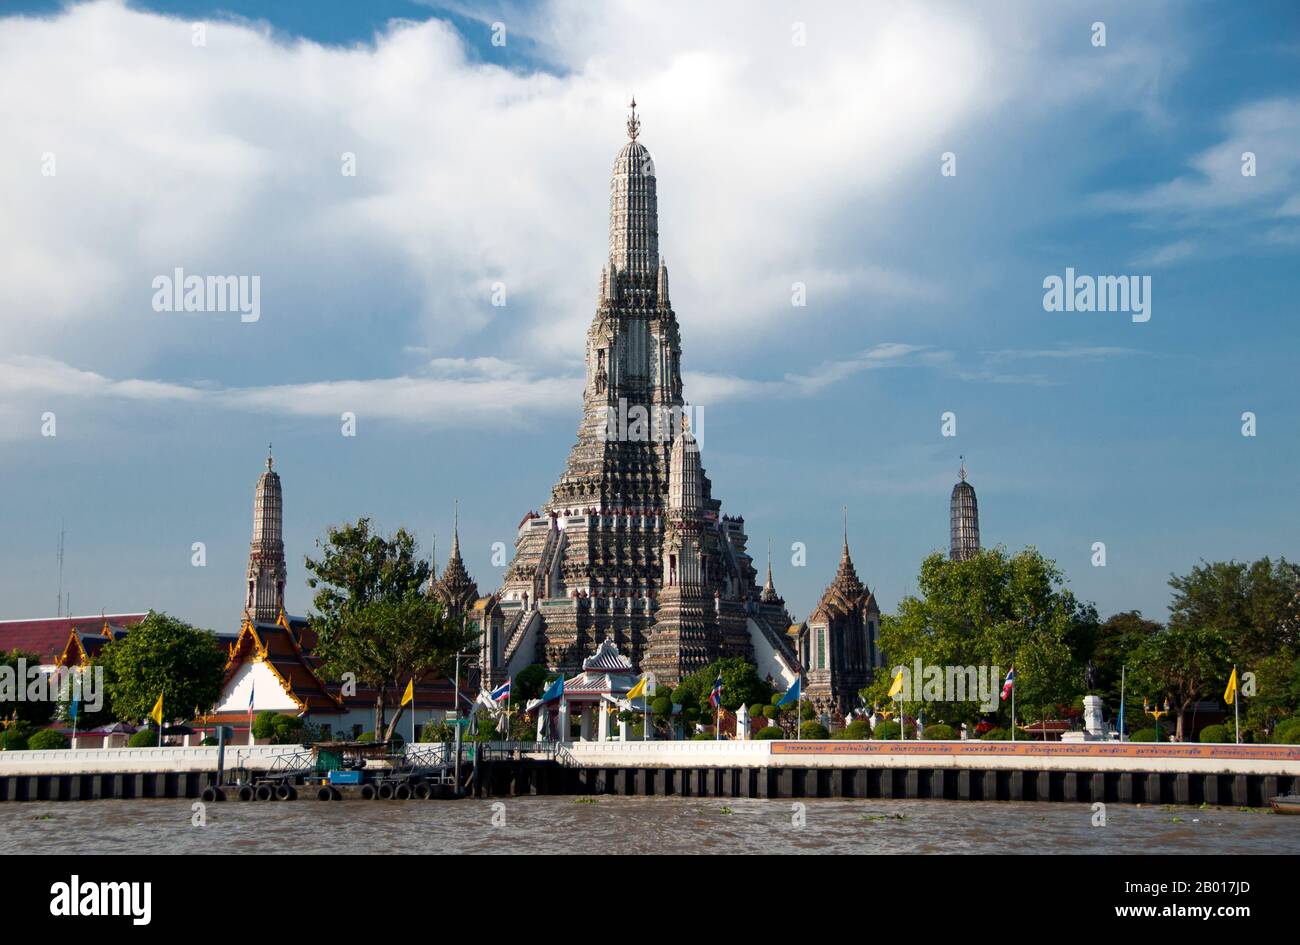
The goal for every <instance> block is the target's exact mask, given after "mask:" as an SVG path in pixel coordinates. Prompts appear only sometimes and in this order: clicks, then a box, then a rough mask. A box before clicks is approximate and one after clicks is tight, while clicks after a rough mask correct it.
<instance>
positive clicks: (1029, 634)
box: [862, 548, 1098, 725]
mask: <svg viewBox="0 0 1300 945" xmlns="http://www.w3.org/2000/svg"><path fill="white" fill-rule="evenodd" d="M917 588H918V592H917V593H916V594H914V595H908V596H907V597H904V598H903V599H902V600H901V601H899V604H898V612H897V613H896V614H893V615H886V616H884V617H882V619H881V628H880V642H881V649H882V650H883V651H884V652H885V653H887V654H888V658H889V660H890V664H889V665H890V667H893V666H899V665H902V666H907V667H908V668H909V670H910V668H911V667H912V665H913V661H914V660H915V659H918V658H919V659H920V660H921V661H922V663H923V664H924V665H926V666H942V667H946V666H977V667H978V666H997V667H998V668H999V670H1000V671H1001V672H1003V673H1005V672H1006V670H1007V669H1008V668H1009V667H1011V666H1012V665H1014V666H1015V667H1016V676H1017V684H1016V686H1017V688H1016V715H1017V718H1019V719H1021V720H1024V719H1035V718H1043V717H1045V716H1047V715H1049V714H1053V713H1054V712H1055V710H1056V706H1057V705H1058V704H1059V703H1070V702H1072V701H1073V699H1074V697H1075V696H1077V695H1079V694H1081V693H1082V690H1083V666H1084V662H1085V660H1086V656H1087V654H1088V652H1089V651H1090V650H1091V649H1092V647H1093V645H1094V643H1095V640H1096V636H1097V629H1098V620H1097V613H1096V611H1095V609H1094V608H1093V607H1092V606H1091V605H1088V604H1083V603H1081V602H1079V601H1078V600H1077V599H1076V598H1075V596H1074V594H1073V593H1072V592H1071V591H1070V590H1069V589H1068V588H1066V587H1065V583H1064V577H1063V575H1062V573H1061V571H1060V569H1059V568H1057V566H1056V564H1055V563H1054V562H1052V561H1050V560H1048V559H1046V558H1044V557H1043V556H1042V555H1041V554H1040V553H1039V552H1038V551H1037V550H1036V549H1034V548H1027V549H1025V550H1024V551H1021V552H1019V553H1018V554H1016V555H1014V556H1011V555H1008V554H1007V552H1006V551H1005V550H1004V549H1002V548H993V549H986V550H983V551H981V552H980V553H979V554H977V555H975V556H973V557H971V558H969V559H968V560H966V561H950V560H949V559H948V558H947V557H946V556H944V555H942V554H939V553H935V554H932V555H930V556H929V557H927V558H926V559H925V560H924V561H923V562H922V563H921V571H920V576H919V578H918V581H917ZM892 677H893V673H892V672H891V671H888V670H887V671H886V672H884V673H879V674H877V678H876V679H875V680H874V681H873V682H872V684H871V685H870V686H868V687H867V688H865V689H864V690H863V691H862V695H863V697H864V698H865V699H866V700H867V701H868V702H869V703H874V704H877V705H888V704H889V703H890V701H891V700H890V699H889V698H888V695H887V693H888V690H889V687H890V683H891V682H892ZM906 708H907V710H908V711H909V712H910V711H912V708H913V706H912V704H911V703H909V704H908V705H907V706H906ZM995 711H996V712H997V714H998V715H999V716H1002V717H1004V724H1010V705H1009V703H1002V702H999V705H998V708H997V709H996V710H995ZM925 713H926V716H927V717H931V716H933V717H938V718H943V719H946V720H948V721H949V722H951V723H952V724H954V725H956V724H960V723H961V722H967V723H974V722H975V721H977V720H978V719H979V717H980V716H981V715H982V714H983V710H982V709H981V707H980V706H979V704H978V702H977V701H976V700H975V699H973V698H971V699H968V700H967V701H965V702H951V703H944V702H927V703H926V705H925Z"/></svg>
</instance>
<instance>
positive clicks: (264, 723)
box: [253, 710, 278, 739]
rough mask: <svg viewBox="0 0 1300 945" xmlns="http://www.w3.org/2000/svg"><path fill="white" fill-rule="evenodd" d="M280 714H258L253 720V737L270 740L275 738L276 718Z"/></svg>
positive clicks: (268, 711) (267, 712)
mask: <svg viewBox="0 0 1300 945" xmlns="http://www.w3.org/2000/svg"><path fill="white" fill-rule="evenodd" d="M277 714H278V713H275V712H272V711H270V710H267V711H265V712H259V713H257V718H255V719H253V737H254V738H263V739H269V738H274V737H275V717H276V715H277Z"/></svg>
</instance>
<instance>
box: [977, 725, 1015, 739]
mask: <svg viewBox="0 0 1300 945" xmlns="http://www.w3.org/2000/svg"><path fill="white" fill-rule="evenodd" d="M1010 740H1011V733H1010V732H1008V731H1007V730H1006V729H1005V728H986V729H985V730H984V734H983V735H981V736H980V741H983V742H1006V741H1010Z"/></svg>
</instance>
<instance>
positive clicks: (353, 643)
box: [132, 518, 478, 741]
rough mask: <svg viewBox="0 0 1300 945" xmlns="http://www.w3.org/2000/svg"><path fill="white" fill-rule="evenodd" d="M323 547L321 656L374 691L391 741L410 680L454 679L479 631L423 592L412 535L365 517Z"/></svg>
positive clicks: (423, 566)
mask: <svg viewBox="0 0 1300 945" xmlns="http://www.w3.org/2000/svg"><path fill="white" fill-rule="evenodd" d="M317 547H320V548H321V549H322V553H321V557H320V558H319V559H312V558H308V559H307V562H306V564H307V570H308V571H309V572H310V574H311V577H309V578H308V580H307V585H308V586H309V587H311V588H313V589H314V590H315V591H316V594H315V597H314V598H313V600H312V603H313V605H314V606H315V608H316V611H317V613H316V615H315V616H313V618H312V627H313V629H314V630H315V631H316V635H317V644H316V655H317V656H319V657H320V659H321V661H322V664H323V667H324V669H325V671H326V672H327V673H329V674H331V675H333V676H334V677H335V678H338V677H340V676H341V675H342V674H343V673H348V672H351V673H355V674H356V677H357V679H358V680H359V681H361V682H364V683H366V684H367V685H370V686H372V687H374V689H375V731H376V732H377V733H382V738H383V739H384V740H385V741H387V740H390V739H391V738H392V737H393V735H394V733H395V732H396V730H397V724H398V722H399V720H400V719H401V717H402V713H403V711H404V707H403V706H401V705H400V704H399V703H400V698H401V694H402V691H403V689H404V688H405V686H406V683H407V681H408V680H409V679H411V678H412V677H414V678H416V679H419V678H422V677H423V676H425V675H426V674H431V673H432V674H436V675H439V676H441V675H450V673H451V671H452V667H453V664H454V661H455V655H456V653H458V652H463V651H465V650H466V649H475V650H476V649H477V648H478V633H477V631H475V630H474V629H473V628H472V627H469V626H467V625H466V624H465V622H464V621H463V620H461V619H459V618H454V617H452V616H451V615H450V614H448V613H447V612H446V611H445V610H444V608H443V606H442V604H441V603H440V602H438V601H437V600H435V599H434V598H431V597H429V596H427V595H426V594H425V593H424V587H425V585H426V584H427V583H428V580H429V565H428V564H427V563H426V562H425V561H423V560H422V559H421V558H420V556H419V555H418V554H417V547H416V543H415V538H414V537H413V536H412V535H411V534H410V533H409V532H407V531H406V530H405V529H402V528H399V529H398V530H397V532H396V533H394V534H393V535H391V536H389V537H384V536H382V535H379V534H377V533H375V532H373V531H372V530H371V527H370V521H369V519H365V518H362V519H358V520H357V523H356V524H355V525H352V524H348V525H343V526H339V527H332V528H330V529H329V530H328V531H327V532H326V538H325V542H324V544H322V543H321V542H319V541H318V542H317ZM132 632H134V631H132ZM390 704H394V705H395V711H394V712H393V716H392V718H391V719H389V720H388V721H387V723H385V717H386V714H387V710H388V707H389V706H390Z"/></svg>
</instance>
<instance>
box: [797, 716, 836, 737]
mask: <svg viewBox="0 0 1300 945" xmlns="http://www.w3.org/2000/svg"><path fill="white" fill-rule="evenodd" d="M799 733H800V734H801V735H803V737H804V738H810V739H817V738H830V737H831V733H830V732H828V731H826V726H825V725H822V723H821V722H818V721H816V720H815V719H813V720H810V721H807V722H804V723H803V725H801V726H799Z"/></svg>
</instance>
